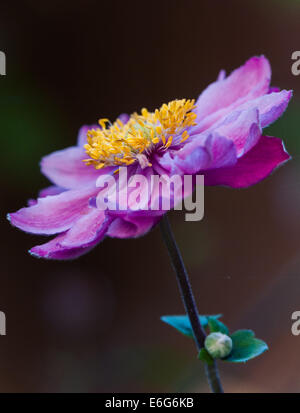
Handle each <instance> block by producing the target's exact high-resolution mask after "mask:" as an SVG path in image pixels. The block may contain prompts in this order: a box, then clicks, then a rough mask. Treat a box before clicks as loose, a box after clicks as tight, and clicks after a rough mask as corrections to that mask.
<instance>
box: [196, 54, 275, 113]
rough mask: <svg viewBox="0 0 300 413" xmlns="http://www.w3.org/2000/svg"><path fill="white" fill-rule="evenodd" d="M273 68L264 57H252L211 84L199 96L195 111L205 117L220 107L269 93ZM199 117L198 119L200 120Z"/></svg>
mask: <svg viewBox="0 0 300 413" xmlns="http://www.w3.org/2000/svg"><path fill="white" fill-rule="evenodd" d="M270 79H271V68H270V64H269V62H268V60H267V59H266V58H265V57H264V56H261V57H252V58H251V59H249V60H248V61H247V62H246V63H245V64H244V65H243V66H241V67H240V68H238V69H236V70H235V71H233V72H232V73H231V74H230V76H229V77H227V78H226V79H224V80H219V79H218V80H217V81H216V82H214V83H212V84H211V85H209V86H208V87H207V88H206V89H205V90H204V91H203V92H202V93H201V95H200V96H199V98H198V101H197V103H196V105H197V108H196V110H195V112H196V113H197V114H198V118H199V119H203V118H204V117H206V116H209V115H210V114H212V113H215V112H217V111H219V110H220V109H223V108H226V107H229V106H231V105H232V104H233V103H234V102H237V101H238V102H239V104H241V103H243V102H245V101H247V100H249V99H254V98H256V97H258V96H261V95H263V94H264V93H267V91H268V89H269V84H270ZM199 119H198V121H199Z"/></svg>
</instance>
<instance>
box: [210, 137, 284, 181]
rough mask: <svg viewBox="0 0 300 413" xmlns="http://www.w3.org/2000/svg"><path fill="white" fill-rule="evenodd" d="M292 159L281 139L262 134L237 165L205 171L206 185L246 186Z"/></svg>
mask: <svg viewBox="0 0 300 413" xmlns="http://www.w3.org/2000/svg"><path fill="white" fill-rule="evenodd" d="M288 159H290V155H289V154H288V153H287V152H286V150H285V148H284V146H283V142H282V141H281V139H278V138H273V137H269V136H262V137H261V138H260V140H259V142H258V143H257V145H255V146H254V147H253V148H252V149H251V150H250V151H249V152H247V154H246V155H244V156H242V157H241V158H239V159H238V161H237V163H236V165H234V166H231V167H227V168H220V169H214V170H210V171H204V172H203V173H204V183H205V185H225V186H229V187H232V188H245V187H248V186H250V185H254V184H256V183H257V182H259V181H261V180H262V179H264V178H266V177H267V176H268V175H269V174H270V173H271V172H272V171H273V170H274V169H275V168H276V167H278V166H279V165H281V164H283V163H284V162H286V161H287V160H288Z"/></svg>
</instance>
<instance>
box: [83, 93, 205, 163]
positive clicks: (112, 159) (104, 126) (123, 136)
mask: <svg viewBox="0 0 300 413" xmlns="http://www.w3.org/2000/svg"><path fill="white" fill-rule="evenodd" d="M194 103H195V101H194V100H186V99H182V100H173V101H172V102H170V103H168V104H164V105H162V106H161V108H160V109H156V110H155V112H148V110H147V109H142V111H141V114H140V115H139V114H137V113H134V114H133V115H131V117H130V119H129V121H128V122H127V123H126V124H124V123H123V122H121V120H120V119H117V120H116V121H115V122H114V123H113V124H111V123H110V122H109V120H108V119H100V120H99V125H100V126H101V128H97V129H91V130H89V131H88V133H87V142H88V143H87V144H86V145H85V150H86V153H87V154H88V155H89V157H90V158H89V159H85V160H84V162H86V164H87V165H94V166H95V168H96V169H101V168H104V167H105V166H112V165H116V166H126V165H131V164H133V163H134V162H136V161H137V160H140V159H143V167H145V166H147V165H148V166H151V164H150V163H149V162H148V164H146V165H145V159H147V155H149V154H150V152H151V150H152V149H153V148H154V146H155V145H157V144H159V143H160V146H161V148H162V149H167V148H169V147H170V146H171V145H172V143H173V144H179V143H181V142H184V141H185V140H186V139H188V137H189V135H188V133H187V131H186V128H187V127H189V126H192V125H195V124H196V123H195V119H196V116H197V115H196V114H195V113H194V112H192V109H194V108H195V106H194ZM178 137H179V141H177V142H175V141H174V140H175V138H176V139H178ZM146 163H147V162H146Z"/></svg>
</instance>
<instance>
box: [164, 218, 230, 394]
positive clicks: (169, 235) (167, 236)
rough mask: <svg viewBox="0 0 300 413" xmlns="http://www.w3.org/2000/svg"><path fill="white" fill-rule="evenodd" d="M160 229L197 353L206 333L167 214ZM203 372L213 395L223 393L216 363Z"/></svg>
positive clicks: (201, 346) (206, 366)
mask: <svg viewBox="0 0 300 413" xmlns="http://www.w3.org/2000/svg"><path fill="white" fill-rule="evenodd" d="M160 229H161V233H162V236H163V239H164V242H165V244H166V247H167V249H168V252H169V256H170V259H171V262H172V266H173V269H174V271H175V273H176V278H177V282H178V286H179V290H180V294H181V298H182V301H183V304H184V308H185V311H186V313H187V315H188V317H189V319H190V322H191V326H192V330H193V334H194V338H195V343H196V347H197V350H198V352H199V351H200V349H201V348H203V347H204V340H205V337H206V333H205V331H204V329H203V328H202V326H201V324H200V320H199V316H198V314H199V313H198V309H197V305H196V302H195V298H194V295H193V291H192V287H191V283H190V281H189V277H188V274H187V271H186V269H185V266H184V263H183V260H182V257H181V254H180V251H179V248H178V246H177V244H176V241H175V238H174V235H173V232H172V230H171V227H170V224H169V220H168V217H167V214H165V215H164V216H163V218H162V219H161V221H160ZM205 370H206V376H207V380H208V382H209V385H210V388H211V390H212V392H213V393H223V388H222V384H221V381H220V378H219V373H218V368H217V363H216V361H214V363H213V364H211V365H208V364H206V363H205Z"/></svg>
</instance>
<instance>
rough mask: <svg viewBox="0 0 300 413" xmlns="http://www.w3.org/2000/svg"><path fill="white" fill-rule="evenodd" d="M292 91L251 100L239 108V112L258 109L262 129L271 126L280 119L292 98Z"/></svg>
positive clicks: (269, 94) (274, 93)
mask: <svg viewBox="0 0 300 413" xmlns="http://www.w3.org/2000/svg"><path fill="white" fill-rule="evenodd" d="M292 95H293V92H292V91H291V90H282V91H281V92H273V93H268V94H267V95H264V96H261V97H259V98H257V99H254V100H251V101H249V102H246V103H244V104H242V105H241V106H239V107H238V108H237V110H246V109H248V110H249V109H251V108H257V109H258V111H259V118H260V122H261V126H262V128H265V127H266V126H268V125H270V123H273V122H274V121H275V120H276V119H278V118H279V117H280V116H281V115H282V114H283V112H284V111H285V109H286V108H287V105H288V103H289V101H290V99H291V98H292Z"/></svg>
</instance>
